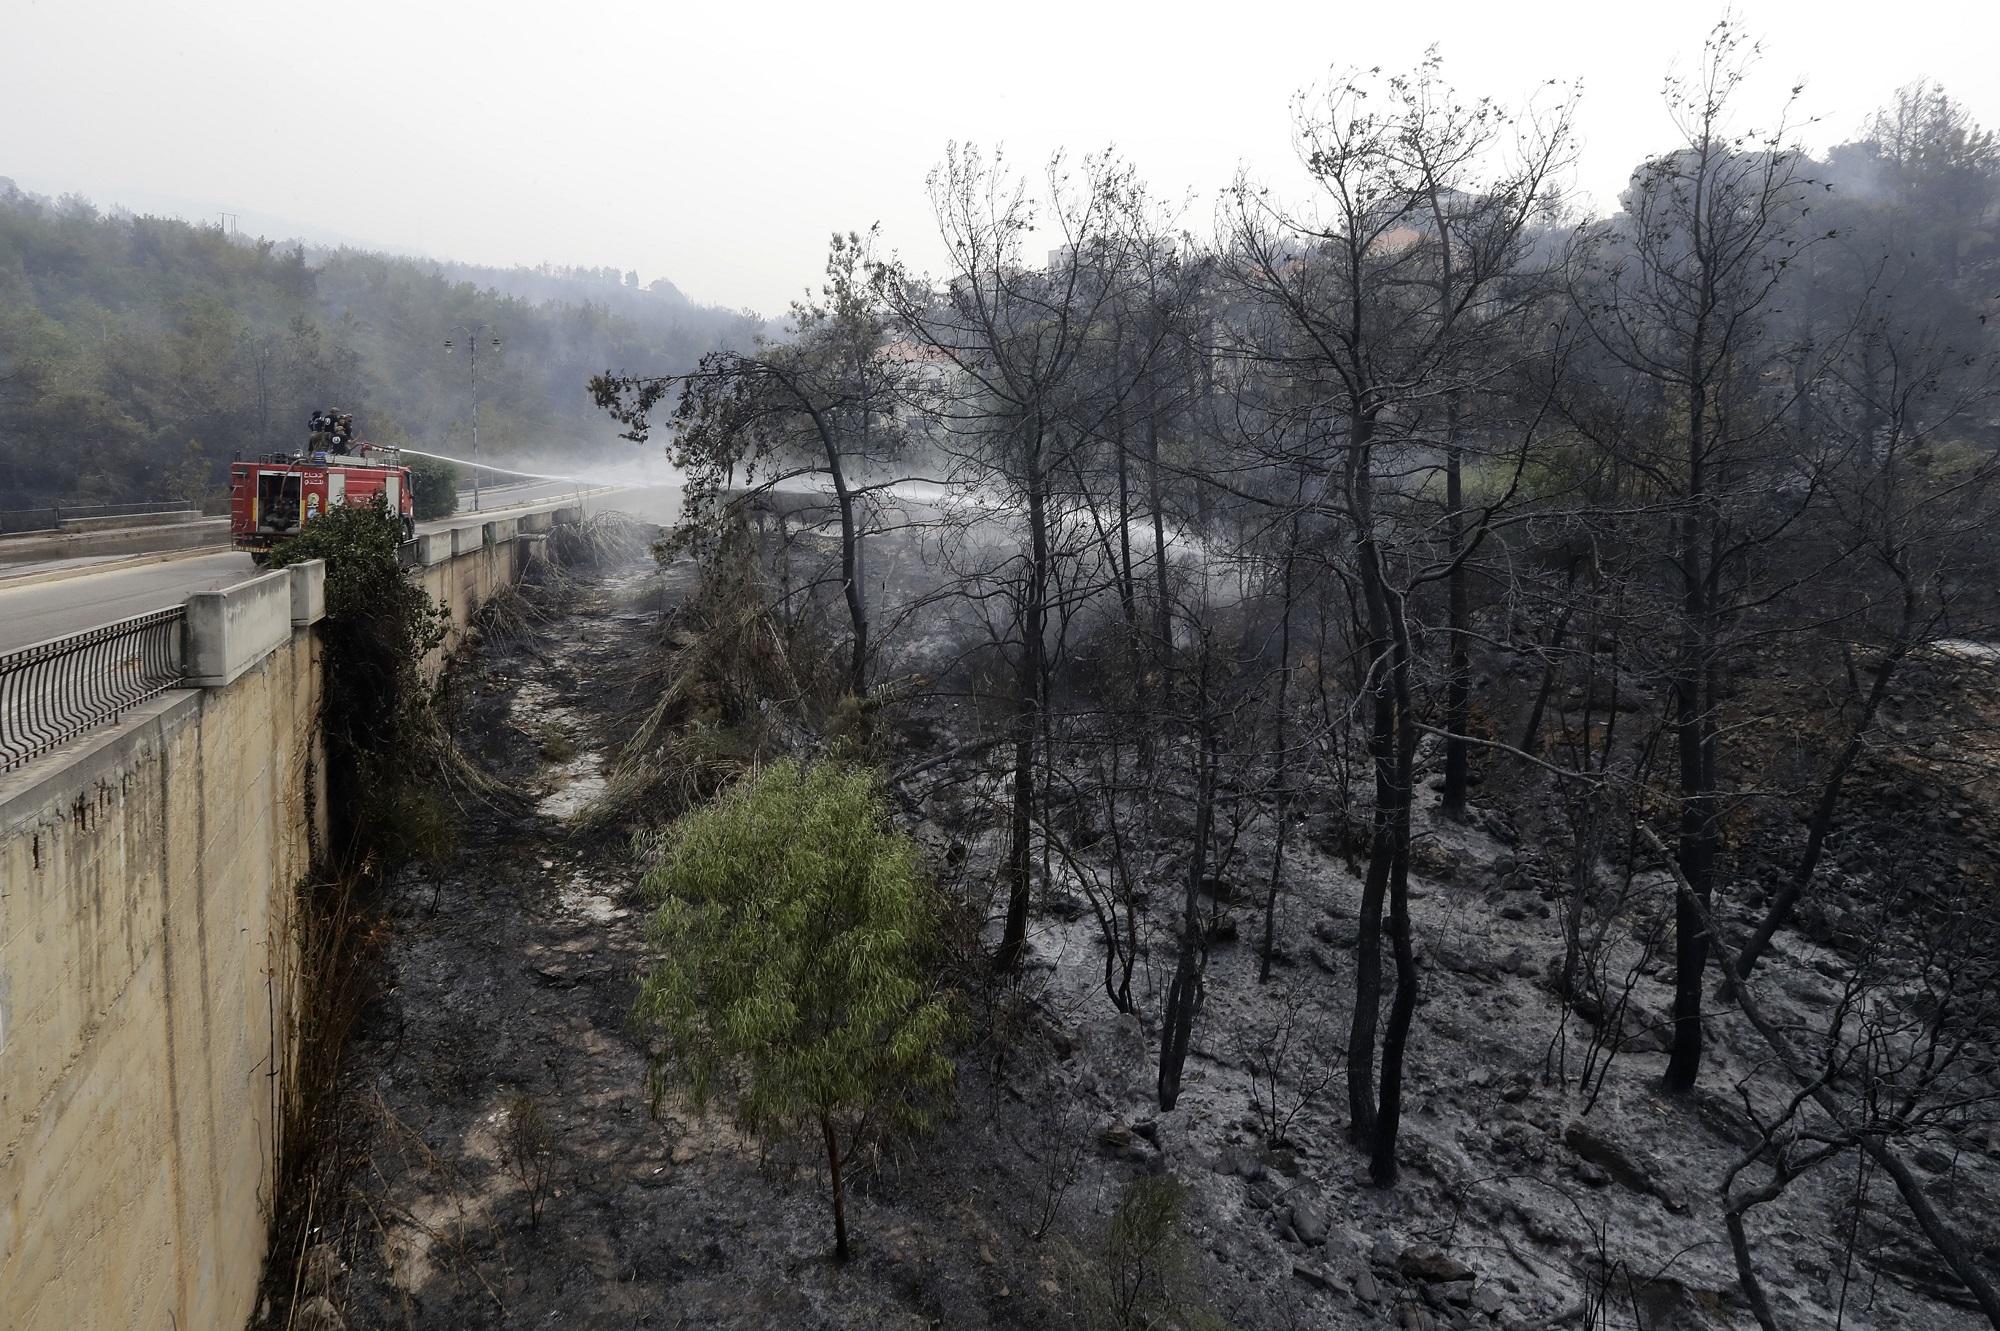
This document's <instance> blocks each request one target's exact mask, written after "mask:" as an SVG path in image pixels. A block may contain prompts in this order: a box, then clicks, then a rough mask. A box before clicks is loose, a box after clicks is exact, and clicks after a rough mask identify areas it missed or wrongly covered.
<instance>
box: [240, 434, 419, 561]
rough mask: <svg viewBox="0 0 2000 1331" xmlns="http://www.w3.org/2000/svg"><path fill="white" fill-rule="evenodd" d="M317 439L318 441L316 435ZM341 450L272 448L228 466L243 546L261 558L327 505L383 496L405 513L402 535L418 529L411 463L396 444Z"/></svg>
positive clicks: (406, 536) (395, 510)
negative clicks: (258, 458)
mask: <svg viewBox="0 0 2000 1331" xmlns="http://www.w3.org/2000/svg"><path fill="white" fill-rule="evenodd" d="M315 442H319V437H317V436H316V438H315ZM339 447H340V450H341V451H338V452H335V451H332V450H329V449H312V450H309V451H307V452H303V453H273V454H271V455H269V456H268V457H266V458H264V459H263V460H261V461H257V462H237V463H234V464H232V465H231V466H230V468H229V530H230V534H231V535H232V536H233V537H234V538H235V543H236V547H237V549H239V550H248V551H249V552H250V557H251V558H252V559H253V560H255V561H256V562H257V563H259V564H262V563H263V562H264V561H265V560H266V559H268V558H270V550H271V547H272V546H274V545H276V544H277V543H278V542H280V541H282V540H284V539H285V538H286V537H287V536H291V535H293V534H295V533H297V532H298V531H299V529H300V528H302V527H304V526H305V525H306V524H307V523H309V522H311V521H312V520H313V519H314V518H316V517H318V516H319V515H320V514H322V513H324V512H327V511H328V510H329V509H335V508H341V507H343V506H347V505H353V504H372V503H374V502H376V499H377V497H378V496H379V497H380V498H381V500H382V502H383V503H384V504H386V505H387V506H388V509H389V511H390V512H391V513H394V514H396V515H397V516H398V517H399V518H401V519H402V523H403V537H404V539H405V540H409V539H411V538H413V537H415V535H416V533H417V520H416V510H415V506H414V502H413V496H412V495H411V492H410V469H409V468H408V467H406V466H404V465H403V464H402V461H401V456H400V455H399V454H398V452H397V450H395V449H393V448H386V447H383V446H381V445H378V444H342V445H340V446H339Z"/></svg>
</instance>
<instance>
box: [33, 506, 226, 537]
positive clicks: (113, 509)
mask: <svg viewBox="0 0 2000 1331" xmlns="http://www.w3.org/2000/svg"><path fill="white" fill-rule="evenodd" d="M198 510H199V511H206V508H205V505H202V504H195V503H190V502H189V501H188V500H185V499H146V500H141V501H140V502H138V503H134V504H50V505H49V506H48V507H46V508H7V509H0V534H5V533H8V532H19V531H59V530H61V528H62V524H63V521H64V520H65V519H67V518H115V517H123V516H129V515H131V514H134V513H192V512H196V511H198ZM223 511H224V512H227V511H228V509H227V508H226V507H225V508H224V510H223Z"/></svg>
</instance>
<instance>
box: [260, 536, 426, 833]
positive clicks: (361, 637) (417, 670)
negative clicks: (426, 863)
mask: <svg viewBox="0 0 2000 1331" xmlns="http://www.w3.org/2000/svg"><path fill="white" fill-rule="evenodd" d="M402 543H403V523H402V519H401V518H399V517H397V516H396V515H395V514H393V513H391V512H389V510H388V508H387V506H386V505H385V504H383V503H382V502H381V501H380V500H379V499H378V500H377V501H376V502H375V503H372V504H365V505H363V504H357V505H353V506H350V507H344V508H335V509H330V510H329V511H327V512H326V513H324V514H322V515H321V516H320V517H318V518H317V519H315V520H314V521H313V522H312V524H311V525H310V526H308V527H306V528H305V529H304V530H302V531H301V532H299V534H298V535H296V536H293V537H291V538H290V539H288V540H285V541H282V542H280V543H279V544H278V545H277V546H276V547H275V548H274V549H273V550H272V551H271V560H270V567H272V568H283V567H285V566H286V565H289V564H302V563H305V562H306V561H308V560H313V559H324V560H325V561H326V618H325V619H324V620H323V621H321V624H320V636H321V641H322V642H323V643H324V644H325V650H326V657H325V659H326V700H325V705H324V713H323V716H324V725H325V730H326V744H327V758H328V769H327V784H328V788H329V789H328V793H329V797H330V802H331V807H332V809H333V810H334V812H335V814H336V816H337V817H339V818H340V819H341V822H340V823H338V824H336V826H335V828H334V849H335V854H336V857H337V858H339V859H341V860H343V861H345V862H348V863H350V864H356V865H360V864H364V863H366V864H372V865H374V866H375V867H378V868H384V869H387V868H394V867H395V866H397V865H399V864H405V863H409V862H410V861H412V860H420V859H428V860H436V859H438V858H440V857H441V855H442V854H443V853H444V850H445V849H446V848H447V847H448V845H449V843H450V841H451V823H452V820H451V816H450V813H449V810H448V808H447V806H446V805H445V803H444V802H443V801H442V800H440V799H439V798H438V796H437V794H436V792H435V791H434V790H433V789H432V788H431V786H430V783H428V782H426V781H425V780H423V773H422V757H423V754H424V753H425V752H426V751H427V743H426V740H427V737H428V736H429V735H430V734H431V731H432V726H433V722H432V720H431V717H430V694H431V690H430V687H429V685H428V684H427V683H426V682H425V679H424V673H423V663H424V658H425V657H426V656H428V655H429V654H430V653H431V651H432V650H433V649H435V648H436V647H437V646H438V644H439V643H441V642H442V641H443V640H444V633H445V626H446V623H447V621H446V617H445V614H444V611H443V610H442V609H441V608H440V607H438V606H437V605H435V604H433V603H432V601H431V598H430V596H429V594H428V593H426V592H425V591H424V589H423V588H422V587H420V586H418V585H417V584H416V583H414V582H412V581H410V579H409V578H408V577H407V576H405V574H404V572H403V567H402V563H401V559H400V556H399V551H400V549H401V546H402Z"/></svg>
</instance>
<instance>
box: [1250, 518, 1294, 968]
mask: <svg viewBox="0 0 2000 1331" xmlns="http://www.w3.org/2000/svg"><path fill="white" fill-rule="evenodd" d="M1298 553H1299V520H1298V518H1297V517H1296V516H1295V517H1293V519H1292V526H1291V531H1290V533H1289V535H1288V536H1287V539H1286V544H1285V567H1284V572H1283V575H1282V577H1283V594H1284V602H1285V608H1284V613H1283V616H1282V617H1281V618H1280V620H1279V628H1278V697H1277V705H1276V709H1275V713H1274V719H1273V724H1272V726H1271V742H1272V744H1273V745H1274V752H1273V754H1272V759H1273V762H1274V764H1275V766H1276V768H1277V790H1276V792H1275V794H1276V797H1277V800H1276V807H1275V810H1274V813H1275V816H1276V818H1277V822H1278V827H1277V832H1276V845H1274V846H1273V848H1272V850H1271V883H1270V887H1269V888H1268V890H1267V891H1266V892H1265V894H1264V955H1263V957H1262V959H1261V960H1260V961H1259V963H1258V967H1257V981H1258V983H1260V984H1262V983H1265V982H1267V981H1269V980H1270V978H1271V953H1272V951H1273V950H1274V949H1275V947H1276V946H1277V921H1278V891H1279V889H1280V887H1281V886H1282V885H1283V883H1284V879H1285V830H1286V825H1287V824H1288V823H1289V822H1290V821H1291V811H1292V798H1291V797H1292V791H1291V770H1292V769H1291V748H1290V744H1291V727H1290V726H1289V725H1288V724H1287V721H1288V718H1287V716H1286V713H1285V708H1286V705H1287V703H1288V702H1289V701H1290V697H1289V687H1288V686H1289V685H1290V683H1291V678H1292V572H1293V569H1294V566H1295V565H1296V564H1297V562H1298Z"/></svg>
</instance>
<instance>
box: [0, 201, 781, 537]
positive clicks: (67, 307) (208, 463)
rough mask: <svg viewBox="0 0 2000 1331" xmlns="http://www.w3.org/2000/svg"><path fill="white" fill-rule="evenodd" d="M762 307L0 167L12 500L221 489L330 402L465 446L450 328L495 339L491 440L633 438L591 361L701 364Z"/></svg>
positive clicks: (590, 444)
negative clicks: (240, 218)
mask: <svg viewBox="0 0 2000 1331" xmlns="http://www.w3.org/2000/svg"><path fill="white" fill-rule="evenodd" d="M754 322H755V321H754V319H753V318H752V317H751V316H748V315H745V314H741V313H736V312H731V311H726V310H720V309H715V308H709V307H704V306H698V305H694V304H692V303H691V302H689V301H688V300H687V299H686V297H684V296H682V295H681V294H680V292H679V291H678V290H676V289H675V288H674V287H673V286H672V284H671V283H667V282H655V283H653V284H652V285H651V286H649V287H645V288H641V287H639V286H638V285H637V279H636V276H634V277H631V278H630V279H629V282H628V279H627V277H626V276H625V275H622V274H619V273H616V272H609V271H599V270H577V269H553V268H547V267H544V268H541V269H534V270H526V269H524V270H518V271H515V272H501V271H494V270H484V269H477V268H468V267H463V266H458V265H444V264H439V263H434V262H430V261H426V260H418V259H408V258H400V257H394V256H390V255H383V254H373V253H367V252H363V251H358V250H350V249H341V250H332V251H316V250H308V249H304V248H301V247H298V246H287V245H283V244H279V243H277V242H273V241H270V240H263V239H252V238H248V237H242V236H232V235H225V234H224V233H223V231H222V230H221V229H220V228H218V227H213V226H198V225H193V224H190V223H187V222H184V221H180V220H178V219H174V218H162V217H135V216H131V215H129V214H120V213H104V212H100V211H99V210H98V209H97V208H95V207H94V206H93V205H92V204H91V203H90V202H89V201H87V200H85V199H82V198H80V197H77V196H74V195H70V196H65V197H64V198H62V199H60V200H49V199H45V198H40V197H37V196H33V195H29V194H26V193H23V192H22V191H20V190H19V189H17V188H16V187H15V186H14V185H13V183H12V182H11V181H8V180H6V179H5V178H3V177H0V508H7V507H18V506H25V505H29V504H36V503H45V502H51V501H75V502H83V501H91V500H118V499H139V498H155V497H160V496H164V495H169V494H174V495H183V494H185V495H194V494H199V493H205V492H207V491H208V490H210V489H212V488H213V487H214V485H215V484H217V483H218V482H219V480H220V478H221V475H222V468H223V466H224V464H226V463H227V461H228V460H229V458H230V457H231V456H232V455H234V454H237V453H245V454H251V453H257V452H262V451H265V450H267V449H270V448H274V447H282V446H288V445H291V444H294V443H297V442H299V441H300V440H301V439H302V438H303V437H304V436H303V431H304V428H305V420H306V416H307V414H308V413H309V412H310V411H312V410H313V409H315V408H318V407H329V406H331V407H339V408H341V409H343V410H346V411H349V412H352V413H353V414H354V417H355V420H356V421H357V423H358V424H359V425H360V427H361V431H362V434H363V437H365V438H369V439H374V440H380V441H384V442H398V443H407V444H411V445H415V446H417V447H423V448H434V449H439V450H441V451H445V452H462V451H463V449H464V447H465V446H466V444H467V438H466V436H467V433H468V427H469V424H470V419H471V417H470V382H469V379H470V376H469V374H468V372H467V368H468V367H467V365H466V360H465V357H464V355H463V354H462V351H463V347H464V337H463V335H462V334H458V335H454V333H453V331H452V330H453V328H454V326H455V325H467V326H471V325H478V324H481V323H486V324H490V325H492V329H493V332H492V333H489V334H487V335H486V336H487V337H489V338H490V337H491V336H494V335H496V334H497V336H499V338H500V339H501V344H500V346H499V347H498V348H494V347H493V346H491V345H490V344H488V345H485V346H483V347H482V350H481V356H480V365H479V376H480V385H479V421H480V444H481V452H482V455H483V456H485V457H488V458H496V459H498V458H505V457H507V456H509V455H517V454H530V453H532V454H533V455H535V456H537V457H542V458H545V457H547V456H548V455H549V454H550V453H558V454H565V453H566V454H577V453H582V454H595V453H600V452H603V451H609V450H614V449H615V450H623V449H626V448H628V447H629V446H627V445H624V444H622V443H620V442H619V441H618V440H617V439H616V437H615V434H614V432H613V431H612V429H611V428H610V427H609V426H607V424H606V423H605V422H604V419H603V416H602V413H600V412H598V411H597V410H596V409H595V407H594V406H593V405H592V403H591V401H590V399H589V397H588V395H587V394H586V392H585V389H584V384H585V381H586V380H587V379H588V378H589V377H590V375H592V374H594V373H597V372H599V371H601V370H603V369H604V367H605V366H607V365H627V364H630V365H646V366H691V365H692V364H693V363H694V362H695V360H696V359H697V358H698V357H699V356H700V355H701V354H702V353H703V352H705V351H708V350H711V349H713V348H715V347H718V346H724V345H731V344H734V343H739V342H747V341H748V339H749V337H750V335H751V332H752V330H753V328H754ZM447 338H453V339H454V340H455V341H456V342H457V344H458V346H459V348H460V351H459V352H458V353H455V354H453V353H447V351H446V350H445V345H444V344H445V341H446V339H447Z"/></svg>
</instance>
